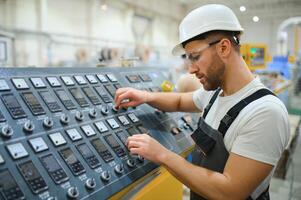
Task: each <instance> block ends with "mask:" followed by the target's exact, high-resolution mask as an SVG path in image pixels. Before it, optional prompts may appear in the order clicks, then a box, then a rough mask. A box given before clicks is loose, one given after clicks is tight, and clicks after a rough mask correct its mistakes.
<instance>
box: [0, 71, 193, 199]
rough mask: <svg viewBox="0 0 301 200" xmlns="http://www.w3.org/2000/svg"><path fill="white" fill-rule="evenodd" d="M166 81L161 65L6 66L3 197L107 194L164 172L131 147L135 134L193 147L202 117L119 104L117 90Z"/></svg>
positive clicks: (0, 88) (0, 150)
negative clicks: (130, 139) (129, 140)
mask: <svg viewBox="0 0 301 200" xmlns="http://www.w3.org/2000/svg"><path fill="white" fill-rule="evenodd" d="M164 80H166V76H165V72H164V69H160V70H158V68H139V67H137V68H0V199H5V200H12V199H30V200H34V199H45V200H46V199H47V200H54V199H59V200H61V199H108V198H110V197H112V196H114V195H115V194H117V193H118V192H120V191H122V190H124V189H125V188H128V187H129V186H130V185H133V184H135V182H136V181H137V180H140V181H141V179H143V178H144V177H146V176H147V175H148V174H150V173H153V172H154V171H156V170H158V167H159V166H158V165H156V164H154V163H152V162H150V161H148V160H145V159H144V158H143V157H141V156H138V155H131V154H130V153H129V152H128V150H127V148H126V144H125V142H126V139H127V137H128V136H130V135H134V134H141V133H147V134H149V135H150V136H152V137H154V138H155V139H156V140H158V141H159V142H160V143H161V144H162V145H164V146H165V147H166V148H168V149H169V150H171V151H173V152H176V153H177V154H182V153H183V152H186V151H187V150H189V149H191V148H192V146H193V141H192V140H191V138H190V133H191V132H192V130H193V129H194V128H195V126H196V124H197V116H195V115H193V114H188V113H165V112H162V111H160V110H156V109H154V108H152V107H150V106H148V105H141V106H138V107H136V108H128V109H122V110H116V109H115V107H114V101H113V99H114V95H115V92H116V90H117V89H118V88H120V87H127V86H130V87H135V88H139V89H144V90H148V91H161V88H160V85H161V83H162V82H163V81H164Z"/></svg>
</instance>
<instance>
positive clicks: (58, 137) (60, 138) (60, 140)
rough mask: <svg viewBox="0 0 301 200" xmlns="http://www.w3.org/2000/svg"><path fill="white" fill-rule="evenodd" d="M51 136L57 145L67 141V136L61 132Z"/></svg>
mask: <svg viewBox="0 0 301 200" xmlns="http://www.w3.org/2000/svg"><path fill="white" fill-rule="evenodd" d="M49 138H50V140H51V141H52V143H53V145H54V146H56V147H57V146H60V145H63V144H66V143H67V142H66V140H65V138H64V137H63V136H62V134H61V133H59V132H57V133H52V134H50V135H49Z"/></svg>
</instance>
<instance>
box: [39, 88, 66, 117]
mask: <svg viewBox="0 0 301 200" xmlns="http://www.w3.org/2000/svg"><path fill="white" fill-rule="evenodd" d="M39 94H40V96H41V97H42V99H43V100H44V102H45V103H46V105H47V106H48V108H49V110H50V111H51V112H58V111H61V110H62V109H61V107H60V106H59V104H58V103H57V102H56V99H55V98H54V97H53V95H52V94H51V93H50V92H48V91H41V92H39Z"/></svg>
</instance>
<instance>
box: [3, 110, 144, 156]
mask: <svg viewBox="0 0 301 200" xmlns="http://www.w3.org/2000/svg"><path fill="white" fill-rule="evenodd" d="M127 116H128V117H129V118H130V120H131V121H132V122H133V123H136V122H138V121H139V119H138V118H137V117H136V115H135V114H134V113H130V114H128V115H127ZM120 118H121V120H120ZM118 119H119V120H120V121H123V120H125V121H124V122H126V125H128V124H130V122H129V121H128V120H127V118H126V117H125V116H123V115H122V116H119V117H118ZM106 121H107V123H108V124H109V125H110V127H111V128H112V129H117V128H119V127H120V125H119V124H118V122H117V121H116V120H115V119H114V118H111V119H107V120H106ZM94 125H95V127H96V128H97V130H98V131H99V132H100V133H104V132H107V131H108V130H109V129H108V127H107V126H106V125H105V123H104V122H102V121H99V122H95V123H94ZM80 128H81V130H82V131H83V132H84V133H85V135H86V136H87V137H91V136H94V135H96V132H95V131H94V129H93V128H92V126H90V125H84V126H81V127H80ZM66 133H67V135H68V137H69V138H70V140H72V141H77V140H80V139H82V136H81V134H80V133H79V132H78V130H77V129H75V128H72V129H68V130H66ZM131 134H132V133H131ZM49 138H50V139H51V141H52V143H53V144H54V145H55V146H60V145H63V144H66V143H67V142H66V140H65V139H64V137H63V136H62V134H61V133H60V132H56V133H52V134H49ZM29 143H30V145H31V147H32V148H33V149H34V151H35V152H36V153H38V152H41V151H44V150H47V149H48V146H47V144H46V142H45V141H44V140H43V138H42V137H38V138H34V139H30V140H29ZM7 149H8V151H9V152H10V155H11V156H12V158H13V159H19V158H23V157H26V156H28V152H27V151H26V150H25V148H24V146H23V145H22V144H21V143H15V144H10V145H7Z"/></svg>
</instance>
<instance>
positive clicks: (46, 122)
mask: <svg viewBox="0 0 301 200" xmlns="http://www.w3.org/2000/svg"><path fill="white" fill-rule="evenodd" d="M43 126H44V127H45V128H51V127H52V126H53V120H52V119H51V118H49V117H46V118H45V119H44V120H43Z"/></svg>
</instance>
